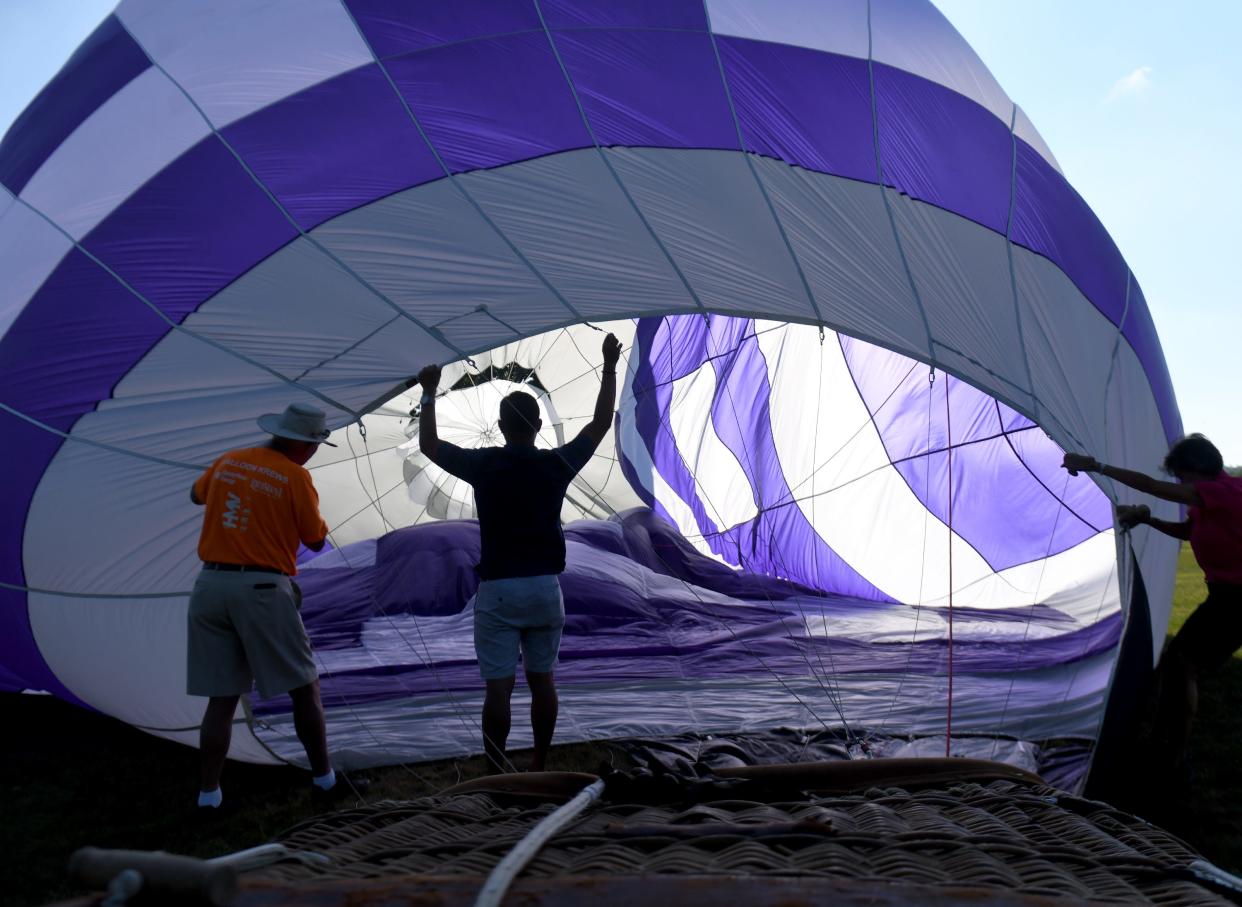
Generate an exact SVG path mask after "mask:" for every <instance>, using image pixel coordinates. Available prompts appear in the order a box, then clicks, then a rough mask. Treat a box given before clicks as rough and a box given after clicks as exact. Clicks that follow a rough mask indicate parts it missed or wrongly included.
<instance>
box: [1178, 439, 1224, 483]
mask: <svg viewBox="0 0 1242 907" xmlns="http://www.w3.org/2000/svg"><path fill="white" fill-rule="evenodd" d="M1224 468H1225V460H1224V458H1223V457H1222V456H1221V455H1220V451H1219V450H1217V449H1216V445H1215V444H1213V443H1212V442H1211V441H1209V440H1208V439H1207V438H1205V437H1203V435H1200V434H1197V433H1196V434H1193V435H1187V436H1186V437H1184V438H1182V439H1181V440H1180V441H1178V442H1177V443H1176V444H1174V445H1173V446H1172V447H1170V448H1169V453H1168V455H1167V456H1165V458H1164V471H1165V472H1167V473H1171V474H1172V475H1175V476H1176V475H1182V474H1184V473H1188V472H1194V473H1198V474H1199V475H1204V476H1214V475H1216V474H1217V473H1218V472H1220V471H1221V470H1222V469H1224Z"/></svg>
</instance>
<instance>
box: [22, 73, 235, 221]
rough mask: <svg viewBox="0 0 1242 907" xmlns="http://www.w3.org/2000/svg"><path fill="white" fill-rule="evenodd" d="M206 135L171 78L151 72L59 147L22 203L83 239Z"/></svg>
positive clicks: (25, 191)
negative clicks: (135, 192) (141, 187)
mask: <svg viewBox="0 0 1242 907" xmlns="http://www.w3.org/2000/svg"><path fill="white" fill-rule="evenodd" d="M210 133H211V129H210V127H208V125H207V124H206V123H205V122H203V119H202V117H200V116H199V114H198V112H197V111H196V110H195V109H194V107H193V105H191V104H190V103H189V102H188V101H187V100H186V99H185V96H184V95H183V94H182V93H181V91H180V90H179V89H178V88H177V87H176V86H175V85H173V84H172V82H170V81H169V80H168V77H167V76H165V75H164V74H163V73H162V72H160V71H159V70H158V69H155V68H154V67H152V68H149V69H147V70H146V71H145V72H143V73H142V74H141V75H139V76H138V77H137V78H135V79H134V80H133V81H132V82H130V83H129V84H128V85H126V86H125V87H124V88H122V89H121V90H120V91H118V92H117V93H116V94H114V95H113V96H112V97H110V98H109V99H108V100H107V101H105V102H104V103H103V104H101V105H100V106H99V108H98V109H97V110H96V111H95V112H94V113H92V114H91V115H90V116H89V117H87V118H86V120H84V121H83V122H82V124H81V125H79V126H78V128H77V129H76V130H75V131H74V132H73V133H72V134H71V135H70V136H69V137H68V138H66V139H65V140H64V141H63V142H62V143H61V144H60V145H59V146H58V147H57V148H56V150H55V151H54V152H53V153H52V154H51V156H50V157H48V159H47V160H46V161H44V162H43V165H42V166H41V167H39V169H38V170H37V171H36V172H35V174H34V176H32V177H31V179H30V182H29V183H27V184H26V187H25V188H24V189H23V190H22V198H23V199H25V200H26V201H28V202H30V204H32V205H34V206H35V207H36V208H38V209H39V210H40V211H42V212H43V213H44V214H46V215H47V216H48V217H50V218H51V219H52V220H53V221H55V222H56V223H57V224H59V225H60V226H61V227H62V228H64V229H65V231H66V232H68V233H69V234H70V235H71V236H72V237H73V238H74V239H77V240H80V239H81V238H82V237H84V236H85V235H86V234H87V233H89V232H90V231H91V230H92V229H93V228H94V227H95V226H96V225H97V224H98V223H99V222H100V221H102V220H103V219H104V218H105V217H107V216H108V215H109V214H111V213H112V212H113V210H115V209H116V208H117V207H118V206H119V205H120V204H121V203H122V202H124V201H125V199H126V198H128V197H129V195H130V194H131V193H132V192H133V191H134V190H135V189H137V188H138V187H140V186H141V185H142V184H143V183H145V182H146V181H147V180H148V179H150V178H151V177H152V176H153V175H154V174H156V173H158V172H159V171H160V170H162V169H163V168H164V167H165V166H166V165H167V164H169V163H170V162H171V161H173V160H175V159H176V158H177V157H179V156H180V155H181V154H182V153H183V152H184V151H186V150H188V149H189V148H191V147H192V146H193V145H194V144H195V143H196V142H198V141H199V140H200V139H202V138H203V137H204V136H207V135H209V134H210Z"/></svg>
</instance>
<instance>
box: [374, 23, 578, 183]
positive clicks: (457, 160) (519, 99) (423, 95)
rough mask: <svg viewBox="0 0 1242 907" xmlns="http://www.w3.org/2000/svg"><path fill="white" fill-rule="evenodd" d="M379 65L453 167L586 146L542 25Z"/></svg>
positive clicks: (491, 163)
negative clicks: (534, 29) (540, 28)
mask: <svg viewBox="0 0 1242 907" xmlns="http://www.w3.org/2000/svg"><path fill="white" fill-rule="evenodd" d="M384 65H385V67H386V68H387V69H388V72H389V73H390V74H391V76H392V78H393V81H394V82H396V84H397V87H398V88H399V89H400V91H401V93H402V95H403V96H404V97H405V99H406V101H407V102H409V104H410V107H411V108H412V109H413V111H414V113H415V114H416V115H417V116H418V118H419V121H420V122H421V123H422V125H423V128H424V129H425V130H426V132H427V136H428V138H429V139H430V140H431V143H432V144H433V145H434V146H435V147H436V150H437V151H439V153H440V156H441V157H442V158H443V159H444V162H445V165H446V166H448V168H449V169H450V170H452V171H454V172H456V173H460V172H463V171H466V170H476V169H480V168H486V167H498V166H501V165H503V164H509V163H512V162H514V161H520V160H525V159H527V158H532V157H539V156H541V155H545V154H552V153H555V152H558V151H567V150H570V149H573V148H587V147H590V146H591V137H590V136H589V135H587V131H586V127H585V126H583V125H582V117H581V115H580V114H579V113H578V108H577V106H576V105H575V104H574V99H573V95H572V94H571V92H570V90H569V86H568V85H567V84H566V83H565V77H564V75H562V73H561V68H560V66H558V65H557V62H556V57H555V56H554V55H553V53H552V48H551V47H550V46H549V44H548V39H547V36H545V35H544V34H543V33H542V32H538V33H529V34H521V35H509V36H506V37H503V38H491V39H485V40H478V41H471V42H469V43H466V44H456V45H453V46H451V47H442V48H437V49H434V50H428V51H425V52H423V53H418V54H412V55H409V56H405V57H398V58H395V59H392V60H389V61H387V62H386V63H385V64H384Z"/></svg>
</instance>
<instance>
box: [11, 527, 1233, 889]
mask: <svg viewBox="0 0 1242 907" xmlns="http://www.w3.org/2000/svg"><path fill="white" fill-rule="evenodd" d="M1204 595H1205V589H1204V587H1203V578H1202V574H1201V573H1200V572H1199V570H1198V568H1197V567H1196V565H1195V563H1194V560H1193V558H1192V557H1191V556H1190V551H1189V548H1188V547H1186V546H1183V551H1182V557H1181V562H1180V564H1179V570H1178V578H1177V587H1176V592H1175V594H1174V603H1173V618H1172V621H1171V624H1170V630H1171V631H1176V630H1177V628H1179V627H1180V626H1181V625H1182V622H1183V621H1184V620H1185V619H1186V617H1187V616H1188V615H1189V614H1190V612H1191V611H1192V610H1194V608H1195V607H1196V606H1197V605H1198V604H1199V602H1201V601H1202V600H1203V597H1204ZM1239 703H1242V658H1237V657H1235V658H1234V659H1233V660H1232V662H1231V663H1230V664H1229V665H1228V667H1226V668H1224V669H1222V670H1221V671H1219V672H1217V673H1216V674H1215V675H1214V676H1211V677H1208V678H1205V680H1204V681H1203V683H1202V685H1201V689H1200V706H1199V708H1200V711H1199V721H1198V724H1197V725H1196V727H1195V732H1194V737H1193V740H1192V743H1191V749H1192V756H1193V760H1194V765H1195V768H1196V772H1197V776H1196V779H1195V785H1194V788H1193V791H1192V793H1191V795H1190V796H1189V798H1187V799H1185V800H1184V801H1182V802H1180V803H1179V804H1178V805H1177V807H1176V808H1175V809H1174V810H1173V811H1171V812H1168V813H1166V814H1164V815H1155V814H1153V815H1149V816H1146V818H1149V819H1150V820H1152V821H1154V822H1157V823H1158V824H1160V825H1163V826H1164V827H1165V828H1167V829H1169V830H1170V831H1172V832H1173V833H1175V834H1177V835H1179V836H1180V837H1182V838H1184V839H1186V840H1187V841H1188V842H1189V843H1191V844H1192V845H1193V846H1194V847H1196V848H1197V849H1198V850H1200V851H1201V852H1202V853H1203V854H1204V855H1205V856H1206V857H1207V858H1208V859H1210V860H1212V861H1213V862H1215V863H1217V864H1218V865H1220V866H1221V867H1223V868H1225V869H1228V870H1230V871H1232V872H1235V873H1242V711H1240V710H1239V709H1238V704H1239ZM0 719H2V720H3V724H4V727H5V734H4V736H5V740H6V742H5V745H4V749H3V753H2V754H0V803H2V804H3V813H2V814H3V816H4V821H3V822H0V854H3V857H2V858H0V866H3V868H2V869H0V903H3V904H15V905H26V904H41V903H46V902H47V901H51V900H57V899H62V898H66V897H69V896H71V895H74V894H78V893H80V892H77V891H75V890H74V889H73V887H72V886H70V884H69V883H68V881H67V879H66V878H65V875H64V865H65V860H66V859H67V858H68V856H69V855H70V854H71V853H72V852H73V851H74V850H75V849H77V848H78V847H81V846H84V845H87V844H90V845H94V846H97V847H124V848H134V849H141V850H157V849H160V850H168V851H171V852H173V853H184V854H191V855H194V856H201V857H210V856H216V855H219V854H222V853H228V852H230V851H234V850H240V849H242V848H244V847H250V846H253V845H255V844H261V843H263V842H265V841H269V840H271V839H272V838H274V837H276V836H277V835H279V834H280V832H281V831H282V830H283V829H286V828H288V827H290V826H291V825H294V824H295V823H298V822H300V821H302V820H303V819H306V818H309V817H310V816H312V815H314V814H315V813H316V812H317V811H318V808H317V806H316V805H315V804H313V803H312V802H311V800H310V796H309V792H308V790H307V786H308V782H307V776H306V774H305V773H304V772H299V771H296V770H294V769H290V768H284V767H260V766H252V765H242V764H234V763H230V764H229V766H228V769H227V771H226V775H225V791H226V796H227V797H228V798H229V802H230V805H232V806H233V807H235V808H234V811H233V814H232V815H231V816H230V817H229V819H228V821H226V822H225V821H222V822H218V823H213V825H212V826H211V827H210V828H208V829H201V828H198V827H195V826H194V825H193V824H192V823H191V821H190V820H191V816H190V814H191V812H192V810H191V808H190V806H191V804H192V803H193V797H194V793H195V790H196V789H197V785H196V783H195V781H196V774H197V766H198V758H197V755H198V754H197V752H196V751H195V750H192V749H190V748H188V747H185V746H181V745H179V744H175V743H169V742H168V741H165V740H159V739H157V738H154V737H150V736H148V735H146V734H144V733H142V732H141V731H136V730H134V729H133V728H131V727H128V726H127V725H124V724H121V723H120V722H117V721H114V720H112V719H110V718H105V717H103V716H100V715H95V714H92V713H88V712H84V711H82V710H80V709H77V708H74V707H73V706H69V705H66V704H65V703H62V702H59V701H57V700H54V699H51V698H50V697H45V696H16V695H11V694H0ZM613 755H614V753H613V751H612V750H611V748H609V747H608V746H607V745H606V744H603V745H590V744H580V745H569V746H564V747H557V748H555V749H554V750H553V752H552V754H551V757H550V760H549V762H550V764H549V768H551V769H554V770H555V769H561V770H575V771H593V770H595V768H596V767H597V766H598V765H599V764H600V763H601V762H603V761H610V759H611V757H612V756H613ZM519 761H520V759H519ZM483 773H484V769H483V763H482V760H481V759H477V758H476V759H464V760H460V761H452V760H450V761H444V762H437V763H426V764H421V765H417V766H412V767H408V768H407V767H401V766H397V767H393V768H388V769H382V770H379V771H375V772H370V773H369V775H370V776H371V777H372V779H373V780H374V782H375V786H374V787H373V788H372V790H371V792H370V794H369V796H368V799H409V798H412V797H418V796H422V795H424V794H427V793H432V792H434V791H437V790H441V789H443V788H444V787H447V786H449V785H452V784H455V783H457V782H458V781H459V780H466V779H468V778H472V777H478V776H479V775H481V774H483ZM1144 783H1150V785H1152V789H1153V790H1156V789H1159V788H1160V787H1161V786H1163V785H1164V784H1166V781H1165V779H1161V778H1155V777H1153V778H1150V779H1145V780H1144ZM1145 799H1146V798H1145V797H1144V792H1143V791H1141V790H1140V791H1135V802H1136V803H1140V804H1141V803H1143V802H1145ZM1119 805H1121V804H1119ZM1125 808H1130V809H1135V810H1137V811H1140V812H1141V810H1140V809H1139V808H1138V807H1135V806H1127V807H1125Z"/></svg>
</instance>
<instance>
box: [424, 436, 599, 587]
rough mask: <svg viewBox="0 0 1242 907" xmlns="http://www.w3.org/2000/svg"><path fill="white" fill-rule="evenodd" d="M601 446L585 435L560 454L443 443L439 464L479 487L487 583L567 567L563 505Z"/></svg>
mask: <svg viewBox="0 0 1242 907" xmlns="http://www.w3.org/2000/svg"><path fill="white" fill-rule="evenodd" d="M595 447H596V445H595V442H594V441H592V440H591V439H590V438H587V437H585V436H583V435H579V436H578V437H577V438H575V439H574V440H572V441H570V442H569V443H568V444H566V445H565V446H564V447H558V448H556V449H555V450H540V449H538V448H536V447H528V446H525V445H513V444H506V445H505V446H504V447H480V448H478V449H477V450H467V449H464V448H461V447H458V446H456V445H455V444H449V443H448V442H446V441H441V442H440V446H439V448H437V450H436V455H435V458H434V460H435V462H436V464H437V465H438V466H440V467H441V468H442V469H444V470H445V471H446V472H449V473H452V474H453V475H455V476H457V478H459V479H462V480H464V481H466V482H469V483H470V484H471V485H472V486H474V501H475V509H476V510H477V511H478V514H479V534H480V536H481V537H482V545H483V556H482V559H481V560H480V561H479V566H478V571H479V577H480V578H481V579H507V578H509V577H515V576H544V575H546V574H553V573H560V572H562V571H563V570H564V569H565V536H564V535H563V534H562V532H561V502H562V501H563V500H564V499H565V491H566V489H568V488H569V483H570V482H571V481H572V480H573V477H574V476H576V475H577V474H578V472H579V470H581V469H582V467H583V466H585V465H586V462H587V460H589V459H591V454H593V453H594V452H595Z"/></svg>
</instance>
